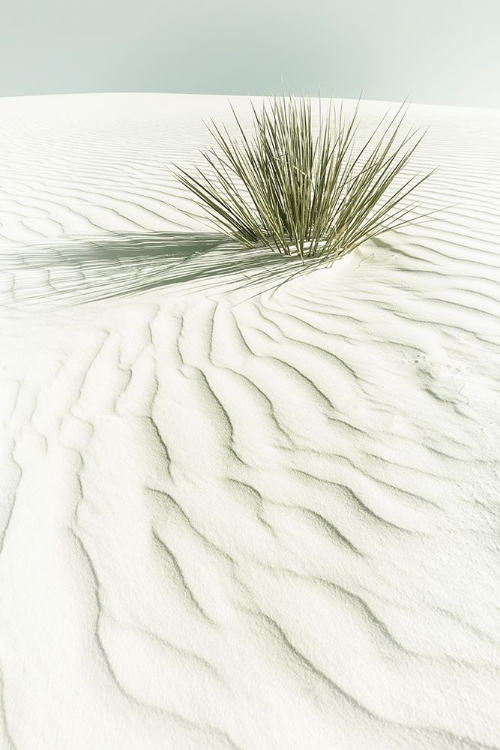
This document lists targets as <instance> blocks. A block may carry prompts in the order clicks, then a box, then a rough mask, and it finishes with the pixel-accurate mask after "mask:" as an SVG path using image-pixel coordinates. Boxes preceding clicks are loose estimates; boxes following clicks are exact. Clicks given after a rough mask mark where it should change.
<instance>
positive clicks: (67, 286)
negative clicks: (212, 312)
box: [0, 232, 308, 311]
mask: <svg viewBox="0 0 500 750" xmlns="http://www.w3.org/2000/svg"><path fill="white" fill-rule="evenodd" d="M306 265H308V264H306ZM305 271H306V267H304V266H303V265H302V262H301V261H300V259H299V258H294V257H292V258H290V257H284V256H283V255H280V254H279V253H275V254H273V253H271V252H270V251H269V250H268V249H265V248H253V249H247V248H241V247H240V246H238V245H237V244H236V243H235V242H233V241H230V240H228V238H227V237H224V235H222V234H218V233H210V232H203V233H201V232H200V233H194V232H148V233H144V234H141V233H125V232H123V233H117V232H113V233H109V234H106V235H105V236H102V237H81V236H78V237H77V236H74V237H71V236H68V237H66V238H61V239H58V240H56V241H52V242H50V243H47V244H43V245H42V244H38V245H34V246H26V247H22V248H16V249H13V250H9V251H2V252H1V253H0V304H1V305H2V306H4V307H14V308H17V309H20V310H39V311H44V310H47V311H48V310H52V309H61V308H63V307H70V306H75V305H81V304H85V303H89V302H95V301H99V300H105V299H110V298H117V297H121V298H124V297H130V296H134V295H137V294H142V293H145V292H148V291H151V290H154V289H156V290H160V289H163V288H166V287H168V286H169V285H171V284H176V285H180V284H185V283H188V282H198V283H197V284H196V283H190V284H189V287H188V289H187V291H186V292H185V293H187V294H191V293H193V292H195V291H199V290H200V289H207V288H210V291H211V292H212V293H214V294H215V293H217V291H218V290H219V291H220V292H222V291H226V292H227V291H228V290H229V291H231V290H232V288H233V285H234V289H245V290H250V289H251V288H253V286H254V285H256V286H259V288H260V286H262V285H263V284H264V286H263V287H262V289H261V291H265V290H266V289H267V288H274V287H276V286H277V285H278V284H279V283H281V282H284V281H286V280H287V278H290V277H291V276H293V275H294V273H295V272H305ZM266 282H268V283H267V286H266V285H265V283H266ZM176 293H178V290H176ZM182 293H184V292H181V294H182ZM251 296H253V292H250V291H249V292H248V297H251ZM242 301H244V300H242Z"/></svg>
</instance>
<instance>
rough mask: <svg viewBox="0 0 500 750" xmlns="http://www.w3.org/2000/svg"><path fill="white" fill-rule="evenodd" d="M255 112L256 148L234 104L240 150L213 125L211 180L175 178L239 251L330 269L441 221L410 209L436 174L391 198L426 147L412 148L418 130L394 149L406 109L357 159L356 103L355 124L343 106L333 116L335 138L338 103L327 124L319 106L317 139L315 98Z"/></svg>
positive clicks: (179, 172) (410, 182)
mask: <svg viewBox="0 0 500 750" xmlns="http://www.w3.org/2000/svg"><path fill="white" fill-rule="evenodd" d="M251 105H252V109H253V113H254V137H253V140H252V139H250V138H249V137H247V135H246V134H245V131H244V129H243V126H242V124H241V122H240V120H239V119H238V116H237V115H236V113H235V111H234V108H233V107H232V105H231V109H232V112H233V115H234V117H235V120H236V123H237V126H238V130H239V133H240V134H241V139H240V140H239V141H237V140H235V138H234V137H232V136H231V135H230V134H229V132H228V130H227V128H226V127H224V133H223V132H222V131H221V129H220V128H219V127H217V125H215V123H214V121H213V120H211V123H212V127H210V126H208V125H207V127H208V129H209V131H210V133H211V135H212V136H213V137H214V138H215V141H216V143H217V145H218V147H219V151H217V150H216V149H215V148H210V149H209V150H208V151H202V155H203V157H204V158H205V159H206V161H207V162H208V165H209V166H210V169H211V174H210V176H207V175H206V174H204V173H203V171H202V170H200V169H199V168H197V172H198V174H199V177H195V176H192V175H190V174H189V173H188V172H187V171H186V170H184V169H182V168H180V167H178V166H177V165H175V164H174V165H173V166H174V167H175V170H176V171H174V174H175V175H176V177H177V179H178V180H179V181H180V182H181V184H182V185H184V186H185V187H186V188H188V190H189V191H190V192H191V193H193V194H194V195H195V196H196V198H197V199H198V200H197V201H195V202H196V203H197V204H198V205H199V206H200V207H201V208H202V209H204V211H205V220H206V221H208V223H210V224H211V225H212V226H215V227H216V228H217V229H218V230H220V231H221V232H222V233H223V234H225V235H227V236H229V237H231V238H232V239H233V240H236V241H237V242H238V243H241V244H243V245H245V246H247V247H253V246H255V245H260V244H262V245H264V246H266V247H269V248H271V249H272V250H275V251H276V250H277V251H278V252H280V253H282V254H284V255H292V254H298V256H300V258H301V259H302V261H303V262H304V259H305V258H317V259H323V260H324V261H325V263H326V265H330V264H331V263H332V262H333V261H334V260H336V259H338V258H340V257H342V256H344V255H345V254H346V253H349V252H351V251H352V250H354V249H355V248H356V247H357V246H358V245H360V244H361V243H363V242H364V241H365V240H366V239H369V238H373V237H376V236H377V235H379V234H381V233H382V232H385V231H387V230H388V229H395V228H397V227H401V226H404V225H405V224H410V223H413V222H415V221H416V220H417V219H420V218H423V216H428V215H429V214H430V213H434V212H433V211H431V212H429V213H427V214H424V215H423V216H422V215H420V216H417V217H413V218H409V216H410V214H411V213H413V211H414V208H415V205H416V204H411V205H406V203H404V201H405V199H406V198H407V197H408V196H409V194H410V193H411V192H412V191H413V190H415V188H416V187H418V186H419V185H420V184H421V183H422V182H423V181H424V180H426V179H428V178H429V177H430V176H431V175H432V174H433V173H434V171H435V170H432V171H431V172H429V173H428V174H426V175H424V176H423V177H421V178H420V179H418V177H419V176H418V175H417V176H416V177H412V178H410V179H407V180H405V181H404V182H403V184H402V185H400V186H399V187H398V188H397V189H394V190H393V191H390V190H389V189H390V188H391V186H393V185H394V184H395V180H396V178H397V177H398V176H399V175H400V174H401V172H402V170H403V169H404V167H405V166H406V164H407V162H408V160H409V159H410V157H411V155H412V154H413V152H414V151H415V149H416V148H417V146H418V145H419V143H420V141H421V140H422V138H423V135H422V136H420V138H418V140H417V141H416V142H415V141H414V140H413V142H412V139H414V137H415V136H416V134H417V133H416V131H414V132H411V133H409V134H407V135H406V137H404V138H403V140H402V142H400V143H399V145H397V146H395V143H396V140H397V135H398V133H399V131H400V127H401V124H402V120H403V117H404V113H403V114H402V115H401V112H402V110H403V108H404V106H405V102H403V104H402V105H401V106H400V107H399V109H398V111H397V113H396V115H395V116H394V117H393V118H392V120H391V121H390V122H389V124H388V126H387V127H386V129H385V131H384V133H383V134H382V135H381V136H379V138H378V139H376V133H377V131H378V130H379V128H380V127H381V125H382V123H383V122H384V120H385V119H386V117H387V114H386V115H385V116H384V118H383V119H382V121H381V122H380V123H379V125H378V126H377V128H376V129H375V131H374V132H373V134H372V135H371V136H370V138H369V139H368V140H367V141H366V143H365V144H364V145H363V146H362V148H361V149H360V150H359V151H358V153H357V154H353V149H354V137H355V134H356V131H357V128H358V124H357V123H356V118H357V114H358V109H359V100H358V103H357V105H356V109H355V112H354V115H353V117H352V118H351V120H350V122H346V120H345V118H344V117H343V106H342V104H341V106H340V113H339V114H337V111H336V109H335V107H334V109H333V132H332V100H330V105H329V109H328V116H327V117H326V119H325V120H323V119H322V118H321V100H320V123H319V134H318V136H317V137H316V138H315V137H314V136H313V127H312V117H311V100H310V99H308V100H306V99H304V98H300V99H299V100H297V99H296V98H294V97H285V96H283V97H282V98H281V99H277V98H276V97H274V98H273V101H272V103H271V105H270V108H269V109H268V108H267V107H266V105H265V104H263V107H262V112H261V114H260V115H259V114H258V113H257V111H256V109H255V107H254V104H253V102H251ZM205 124H206V123H205ZM391 128H392V129H393V132H392V134H391V132H390V131H391ZM424 135H425V133H424ZM409 143H411V145H408V144H409ZM370 144H372V148H371V152H370ZM393 147H394V148H393ZM391 149H393V150H392V152H391ZM179 210H181V211H182V209H179ZM183 213H185V214H187V215H189V216H196V215H195V214H193V213H191V212H188V211H183ZM207 214H208V216H207ZM196 218H198V219H200V218H201V219H203V218H204V217H203V216H201V217H200V216H196Z"/></svg>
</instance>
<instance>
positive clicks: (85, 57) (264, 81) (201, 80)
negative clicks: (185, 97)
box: [0, 0, 500, 108]
mask: <svg viewBox="0 0 500 750" xmlns="http://www.w3.org/2000/svg"><path fill="white" fill-rule="evenodd" d="M0 35H1V37H0V38H1V44H0V96H20V95H30V94H65V93H91V92H117V91H136V92H139V91H151V92H166V93H170V92H179V93H193V94H241V95H254V96H258V95H268V94H272V93H276V94H279V93H282V86H281V79H283V81H284V83H285V90H286V93H293V94H298V95H300V94H304V95H306V96H308V95H310V96H317V95H318V90H319V89H321V95H322V96H334V97H342V98H344V97H345V98H357V97H358V96H359V95H360V94H361V93H362V96H363V98H364V99H381V100H386V101H402V100H403V99H405V98H406V97H408V98H409V100H410V101H412V102H415V103H427V104H448V105H459V106H472V107H499V108H500V0H414V2H409V0H379V1H378V2H376V1H374V0H350V2H347V1H346V0H140V2H139V0H134V1H132V0H37V2H34V0H5V2H3V3H2V13H1V16H0Z"/></svg>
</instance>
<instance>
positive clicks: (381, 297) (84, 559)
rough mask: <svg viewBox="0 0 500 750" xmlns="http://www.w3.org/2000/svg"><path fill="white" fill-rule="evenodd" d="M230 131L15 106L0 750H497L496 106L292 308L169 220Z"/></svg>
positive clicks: (164, 99)
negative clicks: (405, 221) (428, 216)
mask: <svg viewBox="0 0 500 750" xmlns="http://www.w3.org/2000/svg"><path fill="white" fill-rule="evenodd" d="M231 101H232V102H233V104H234V105H235V106H236V107H238V108H239V111H240V112H247V113H248V119H247V121H248V124H249V126H250V125H251V110H250V106H249V100H248V99H247V98H245V97H233V98H231ZM347 104H348V105H349V104H350V105H353V104H354V103H352V102H351V103H347ZM387 107H388V105H387V104H384V103H380V102H363V103H362V105H361V115H360V117H361V121H362V124H363V127H365V128H366V129H367V131H369V130H370V128H372V126H373V125H374V124H376V123H378V121H379V119H380V116H381V115H382V114H383V113H384V112H385V111H386V110H387ZM228 115H230V109H229V103H228V99H227V98H226V97H218V96H187V95H186V96H181V95H163V94H161V95H160V94H159V95H153V94H116V95H113V94H105V95H78V96H45V97H27V98H6V99H0V136H1V140H0V144H1V145H0V299H1V307H0V421H1V425H2V426H1V431H0V706H1V709H0V747H1V748H6V749H8V750H89V749H90V748H92V749H94V748H95V749H97V750H101V749H102V750H156V749H158V750H160V749H161V750H170V749H171V750H183V749H184V748H190V749H196V750H197V749H198V748H200V749H201V748H203V749H204V748H211V749H217V750H222V749H224V750H229V749H231V750H235V749H236V748H238V750H309V749H311V750H348V749H349V750H352V749H355V750H373V749H375V748H377V749H378V748H380V749H381V750H382V749H383V750H401V749H402V748H404V749H405V750H406V749H410V748H411V749H413V748H418V749H421V748H422V749H423V748H425V750H428V749H432V750H434V749H438V748H439V749H441V748H461V749H462V748H467V749H469V748H500V506H499V497H500V471H499V469H500V416H499V415H500V384H499V383H500V381H499V379H498V373H499V372H500V252H499V251H500V110H479V109H478V110H473V109H465V108H464V109H460V108H448V107H443V108H440V107H434V106H423V105H412V106H411V107H410V110H409V112H408V114H407V117H406V122H407V124H408V126H417V127H427V126H430V130H429V132H428V133H427V136H426V138H425V139H424V141H423V142H422V144H421V147H420V149H419V151H418V152H416V154H415V159H414V165H415V166H416V167H417V169H418V170H422V171H428V170H429V169H432V168H434V167H435V166H439V167H440V170H439V172H437V173H436V175H434V176H433V178H432V179H431V180H429V181H428V182H426V183H424V184H423V185H422V187H421V189H420V196H421V199H422V204H423V206H424V207H425V208H426V209H428V210H431V209H433V208H436V207H439V206H444V205H449V204H455V203H456V204H458V205H456V206H454V207H453V208H448V209H447V210H444V211H442V212H441V213H440V214H439V215H437V216H436V217H434V218H433V219H432V221H429V222H428V223H426V224H422V225H420V226H411V227H406V228H404V229H401V230H399V231H392V232H389V233H387V234H385V235H383V236H382V237H380V238H377V239H376V240H374V241H372V242H368V243H366V244H365V245H364V246H363V247H361V248H359V249H358V250H357V251H355V252H354V253H353V254H352V255H350V256H347V257H346V258H344V259H342V260H341V261H339V262H338V263H337V264H335V265H334V266H333V267H332V268H331V269H322V270H318V271H315V272H314V273H312V274H310V275H307V276H301V277H297V278H295V279H293V280H292V281H289V282H288V283H286V284H284V285H282V286H281V287H280V288H279V289H277V291H276V292H275V293H274V294H271V291H270V290H268V291H266V288H267V286H269V285H270V282H271V281H275V280H276V279H278V276H279V272H280V269H285V271H286V272H287V273H289V272H290V269H292V268H295V267H296V266H297V261H296V260H294V259H289V260H286V259H284V258H281V257H278V256H276V257H270V255H269V253H268V252H267V251H262V250H258V251H247V250H243V251H241V250H238V249H236V247H235V246H234V245H232V244H231V243H228V242H227V241H226V240H224V239H222V238H221V237H220V235H216V234H215V233H212V232H210V231H207V230H206V228H204V227H203V225H201V224H200V225H199V226H195V222H193V223H192V227H190V228H186V226H185V224H186V219H185V217H183V216H182V215H181V214H180V213H179V212H178V211H176V210H175V208H173V207H172V205H170V204H174V205H178V206H182V207H188V206H189V205H190V204H189V203H188V200H187V198H186V195H185V194H184V193H183V192H182V189H181V188H180V187H179V186H178V185H177V184H176V183H175V181H174V180H173V178H172V176H171V175H170V174H169V173H168V171H167V169H166V166H165V165H168V164H169V163H170V161H174V162H177V163H182V164H184V165H186V164H192V165H197V164H200V163H201V162H200V156H199V148H200V147H202V146H204V145H206V144H207V143H208V137H207V132H206V130H205V126H204V125H203V119H208V118H209V117H214V119H216V120H217V121H219V122H220V121H222V122H227V121H228ZM264 264H266V265H267V268H268V271H267V273H268V278H267V280H264V281H263V282H262V283H261V286H256V287H254V286H249V284H250V280H251V278H252V277H254V276H255V274H258V273H259V269H261V268H262V267H263V266H264ZM259 290H260V291H259ZM257 292H259V294H257V296H254V297H253V298H251V299H247V298H249V297H251V296H252V295H255V294H256V293H257Z"/></svg>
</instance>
